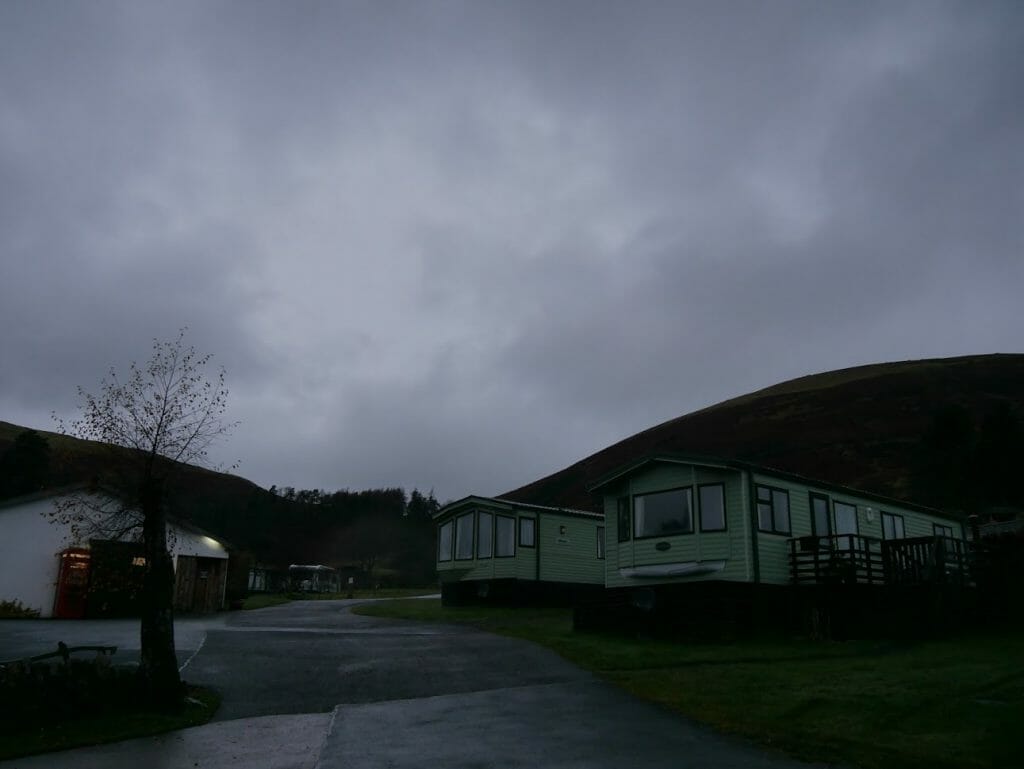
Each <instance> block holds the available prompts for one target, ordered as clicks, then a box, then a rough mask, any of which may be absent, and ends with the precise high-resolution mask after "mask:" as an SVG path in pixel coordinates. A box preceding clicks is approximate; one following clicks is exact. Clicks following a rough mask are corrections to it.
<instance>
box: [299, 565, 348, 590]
mask: <svg viewBox="0 0 1024 769" xmlns="http://www.w3.org/2000/svg"><path fill="white" fill-rule="evenodd" d="M340 579H341V578H340V577H339V576H338V572H337V571H336V570H334V569H332V568H331V567H330V566H322V565H320V564H313V565H302V564H296V563H293V564H292V565H291V566H289V567H288V583H289V585H290V586H291V589H292V590H293V591H294V592H296V593H338V592H341V582H340Z"/></svg>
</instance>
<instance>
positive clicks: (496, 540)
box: [434, 496, 605, 605]
mask: <svg viewBox="0 0 1024 769" xmlns="http://www.w3.org/2000/svg"><path fill="white" fill-rule="evenodd" d="M434 520H435V522H436V524H437V573H438V577H439V578H440V582H441V596H442V601H443V603H445V604H446V605H452V604H458V603H469V602H476V601H488V602H499V603H523V602H540V603H561V604H568V603H571V602H573V601H574V600H576V598H578V597H579V596H580V595H581V594H584V593H586V592H588V591H600V590H602V589H603V587H604V575H605V569H604V547H605V542H604V516H603V515H602V514H601V513H595V512H590V511H586V510H569V509H563V508H555V507H544V506H541V505H528V504H523V503H520V502H513V501H510V500H506V499H496V498H491V497H477V496H469V497H466V498H465V499H460V500H459V501H457V502H451V503H449V504H447V505H445V506H444V507H442V508H441V509H440V510H439V511H438V512H437V514H436V515H435V516H434Z"/></svg>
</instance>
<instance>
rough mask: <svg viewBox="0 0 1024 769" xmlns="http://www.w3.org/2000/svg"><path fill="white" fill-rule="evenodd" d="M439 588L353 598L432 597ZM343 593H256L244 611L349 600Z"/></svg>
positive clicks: (355, 593) (391, 590) (369, 593)
mask: <svg viewBox="0 0 1024 769" xmlns="http://www.w3.org/2000/svg"><path fill="white" fill-rule="evenodd" d="M436 592H437V588H414V587H394V588H381V589H380V590H353V591H352V598H364V599H365V598H409V597H412V596H417V595H432V594H434V593H436ZM348 597H349V594H348V593H347V592H343V593H254V594H253V595H250V596H249V597H248V598H246V599H245V602H244V603H243V604H242V608H243V609H264V608H266V607H267V606H277V605H279V604H282V603H288V602H289V601H337V600H339V599H342V598H348Z"/></svg>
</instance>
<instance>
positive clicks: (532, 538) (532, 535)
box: [519, 515, 537, 548]
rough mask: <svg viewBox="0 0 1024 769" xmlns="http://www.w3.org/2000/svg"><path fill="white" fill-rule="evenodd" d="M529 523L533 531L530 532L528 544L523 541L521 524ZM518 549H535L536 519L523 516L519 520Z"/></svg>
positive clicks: (530, 516)
mask: <svg viewBox="0 0 1024 769" xmlns="http://www.w3.org/2000/svg"><path fill="white" fill-rule="evenodd" d="M527 522H529V523H530V524H532V526H533V529H532V530H531V532H530V541H529V543H527V542H525V541H524V540H523V528H524V527H523V524H524V523H527ZM519 547H529V548H533V547H537V519H536V518H535V517H533V516H532V515H524V516H520V518H519Z"/></svg>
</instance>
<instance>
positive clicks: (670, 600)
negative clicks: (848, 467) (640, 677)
mask: <svg viewBox="0 0 1024 769" xmlns="http://www.w3.org/2000/svg"><path fill="white" fill-rule="evenodd" d="M591 490H592V491H594V492H597V493H599V494H601V495H602V496H603V499H604V512H605V519H606V521H607V527H608V542H607V546H606V559H605V586H606V587H607V588H608V592H609V595H608V596H606V597H605V605H606V606H609V605H610V606H615V605H618V606H630V607H632V608H633V609H639V610H645V611H648V612H653V611H655V610H656V609H657V610H659V611H661V610H664V611H666V612H671V613H673V614H675V615H676V617H677V619H678V620H679V621H680V622H684V621H687V619H686V615H685V611H686V609H688V608H693V609H694V611H695V612H697V613H701V614H707V613H708V612H712V613H714V612H719V613H721V614H723V615H727V616H725V617H724V618H725V619H726V620H727V621H729V622H734V623H736V622H746V621H748V620H750V619H751V618H752V617H753V616H754V615H755V614H757V613H758V611H759V610H760V611H768V612H770V613H771V612H776V613H777V612H780V611H782V612H784V611H788V610H789V609H787V608H784V607H781V606H780V605H781V604H786V603H789V604H791V603H792V596H793V593H792V591H790V590H784V589H783V586H793V585H796V586H804V587H810V586H833V585H855V586H872V587H877V586H901V587H905V586H908V585H919V584H926V583H940V582H941V583H947V582H955V583H958V584H961V585H962V584H965V583H966V580H967V576H966V574H967V572H966V564H967V552H966V542H965V539H966V531H965V527H964V522H963V520H962V518H960V517H959V516H955V515H952V514H949V513H945V512H943V511H940V510H935V509H932V508H925V507H920V506H917V505H913V504H910V503H907V502H900V501H896V500H892V499H888V498H885V497H880V496H877V495H874V494H870V493H868V492H863V491H857V490H854V489H850V488H847V487H842V486H836V485H832V484H828V483H825V482H821V481H815V480H812V479H809V478H805V477H802V476H798V475H794V474H791V473H786V472H782V471H778V470H773V469H770V468H764V467H758V466H756V465H751V464H747V463H743V462H738V461H731V460H719V459H711V458H697V457H687V456H656V457H651V458H647V459H643V460H641V461H638V462H636V463H634V464H632V465H629V466H626V467H624V468H621V469H620V470H618V471H616V472H614V473H612V474H611V475H609V476H608V477H606V478H604V479H603V480H601V481H599V482H598V483H597V484H595V485H594V486H592V487H591ZM816 595H817V594H816ZM874 595H875V598H877V596H878V594H877V593H875V594H874ZM771 606H774V607H775V608H774V609H772V608H767V607H771ZM680 612H684V613H683V614H680Z"/></svg>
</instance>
